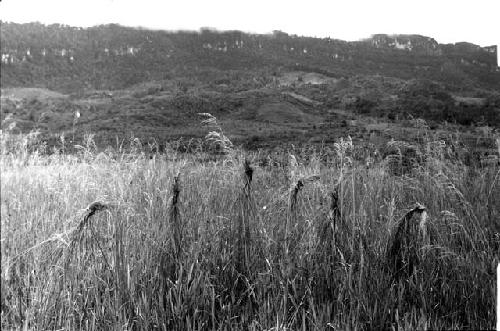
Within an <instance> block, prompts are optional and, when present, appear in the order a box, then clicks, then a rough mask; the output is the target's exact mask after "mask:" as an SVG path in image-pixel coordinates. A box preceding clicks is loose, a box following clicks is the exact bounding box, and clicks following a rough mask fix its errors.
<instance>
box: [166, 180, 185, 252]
mask: <svg viewBox="0 0 500 331" xmlns="http://www.w3.org/2000/svg"><path fill="white" fill-rule="evenodd" d="M180 192H181V187H180V173H178V174H177V176H175V177H174V181H173V184H172V199H171V201H170V206H169V211H168V214H169V221H170V228H171V229H172V233H173V249H174V254H175V256H176V257H177V258H179V256H180V255H181V254H182V224H181V215H180V211H179V195H180Z"/></svg>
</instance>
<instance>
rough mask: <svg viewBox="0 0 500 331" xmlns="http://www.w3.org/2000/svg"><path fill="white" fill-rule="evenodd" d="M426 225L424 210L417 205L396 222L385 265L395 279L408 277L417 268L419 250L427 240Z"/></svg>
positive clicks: (425, 212) (421, 206)
mask: <svg viewBox="0 0 500 331" xmlns="http://www.w3.org/2000/svg"><path fill="white" fill-rule="evenodd" d="M426 223H427V211H426V208H425V207H424V206H423V205H421V204H418V203H417V205H416V207H415V208H413V209H412V210H410V211H409V212H408V213H406V215H405V216H404V217H403V218H402V219H401V220H400V221H399V222H398V225H397V228H396V230H395V232H394V235H393V236H392V238H391V240H390V241H389V246H388V250H387V263H388V266H389V268H390V270H391V272H392V275H393V277H394V278H395V279H400V278H401V277H405V278H408V277H410V276H411V275H412V274H413V273H414V271H415V268H416V267H417V266H418V264H419V262H420V256H419V250H420V249H421V246H423V244H424V243H425V240H427V224H426Z"/></svg>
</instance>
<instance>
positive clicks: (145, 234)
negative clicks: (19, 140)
mask: <svg viewBox="0 0 500 331" xmlns="http://www.w3.org/2000/svg"><path fill="white" fill-rule="evenodd" d="M423 147H425V146H423ZM423 147H422V148H421V150H426V149H425V148H423ZM294 153H295V155H296V156H295V157H294V159H295V161H294V162H291V163H290V165H291V167H290V169H288V170H290V171H283V169H281V168H278V167H258V166H256V165H251V162H250V160H252V157H253V155H246V158H247V160H245V157H244V156H240V155H239V154H237V153H234V154H232V155H231V156H230V157H231V158H232V159H230V160H228V158H227V157H226V158H225V159H222V160H219V161H214V162H209V163H207V162H205V163H200V162H198V161H197V160H198V159H200V158H199V157H197V156H193V155H187V156H186V155H184V156H181V155H175V156H172V155H170V160H169V161H167V160H166V159H165V158H164V156H163V155H160V154H157V155H155V156H154V157H153V158H151V159H149V158H148V157H146V156H145V154H144V153H141V152H140V151H138V150H137V149H136V150H135V152H134V153H130V152H129V151H126V150H123V151H120V152H116V151H114V152H113V153H112V151H108V152H104V153H101V154H96V153H94V152H92V150H91V149H89V150H88V151H87V153H86V154H85V157H82V158H78V157H76V156H75V157H73V156H70V155H58V156H41V155H40V154H36V153H23V154H20V156H16V155H15V154H8V155H2V159H1V166H2V172H1V183H2V184H1V185H2V208H1V220H2V233H1V248H2V275H1V276H2V279H1V285H2V298H1V309H2V317H1V318H2V327H4V328H22V327H25V328H27V329H61V328H64V329H71V330H72V329H88V330H102V329H142V330H151V329H162V330H198V329H214V330H232V329H233V330H234V329H245V330H247V329H248V330H269V329H271V328H280V329H293V330H299V329H300V330H324V329H329V328H336V329H346V330H347V329H391V328H393V329H396V328H397V329H408V330H414V329H443V328H444V329H464V328H475V329H488V328H492V327H493V325H494V324H493V323H494V297H493V295H492V293H494V288H495V283H494V268H495V267H496V264H497V263H498V262H499V259H498V256H499V254H498V252H499V251H500V237H499V235H498V234H499V233H500V232H499V231H500V225H499V224H498V219H500V201H498V199H494V198H492V197H496V196H499V195H500V187H499V185H498V180H497V177H498V168H480V169H475V168H470V167H467V166H465V165H463V164H462V163H461V161H460V160H457V159H453V158H450V157H449V156H448V155H445V154H442V155H440V156H439V157H437V156H435V155H427V156H426V162H425V163H423V164H422V165H421V166H420V167H418V168H416V169H414V171H412V173H411V174H409V175H406V176H399V175H398V176H394V175H392V174H391V172H390V171H389V170H388V169H387V166H386V165H385V164H384V163H375V164H372V165H371V166H370V167H368V168H367V167H366V166H365V163H364V162H363V161H360V162H359V163H358V161H356V160H355V158H354V157H353V155H352V142H351V141H350V139H347V140H346V141H342V142H341V143H339V144H338V146H336V147H335V150H334V154H333V155H316V156H315V155H302V154H300V152H294ZM319 153H327V152H326V151H320V152H319ZM443 153H444V152H443ZM82 155H83V154H82ZM323 156H325V157H323ZM19 157H20V158H22V161H19V159H18V158H19ZM306 158H307V159H308V160H309V161H305V160H306ZM320 159H326V160H331V162H329V163H320V162H318V160H320ZM254 164H255V163H254ZM242 165H243V166H242ZM181 169H182V170H181ZM180 173H182V177H180V176H179V174H180ZM181 179H182V180H181ZM181 183H182V187H181ZM181 189H182V190H181ZM96 199H98V201H112V203H109V202H106V203H104V204H102V203H101V204H99V203H93V204H90V205H89V207H88V208H87V209H86V210H85V211H84V212H83V214H82V211H80V210H79V208H81V206H85V205H86V204H87V203H89V202H90V201H95V200H96ZM415 201H419V202H421V203H422V204H423V205H425V206H426V208H425V211H426V212H427V218H422V217H417V216H421V215H422V214H423V213H422V208H421V207H418V208H417V209H412V210H411V211H410V212H409V213H408V212H406V211H405V209H406V207H407V206H408V205H412V204H414V203H415ZM181 202H182V203H181ZM105 206H106V207H107V208H105ZM181 207H182V208H181ZM104 209H105V212H100V213H99V212H98V211H101V210H102V211H104ZM181 215H182V217H181ZM415 217H417V219H416V220H415ZM399 219H401V221H399V222H397V220H399ZM166 220H168V222H167V221H166ZM424 230H425V231H424ZM388 267H389V268H388Z"/></svg>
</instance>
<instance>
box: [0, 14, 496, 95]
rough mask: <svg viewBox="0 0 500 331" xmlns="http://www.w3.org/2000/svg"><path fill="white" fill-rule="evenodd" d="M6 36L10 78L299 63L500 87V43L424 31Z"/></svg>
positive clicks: (28, 27) (45, 29) (78, 79)
mask: <svg viewBox="0 0 500 331" xmlns="http://www.w3.org/2000/svg"><path fill="white" fill-rule="evenodd" d="M1 40H2V43H1V52H0V53H1V64H2V74H1V82H2V86H41V87H49V88H52V89H56V90H66V91H73V90H78V89H81V88H107V89H114V88H123V87H126V86H129V85H132V84H136V83H139V82H144V81H148V80H152V79H164V78H165V77H177V76H183V75H191V76H192V75H197V74H198V73H199V72H201V71H206V70H240V71H255V70H259V71H262V70H267V71H270V72H272V71H273V70H276V69H277V68H290V69H292V68H293V69H297V68H299V69H307V70H310V71H317V72H322V73H324V74H327V75H330V76H334V77H341V76H351V75H360V74H361V75H363V74H370V75H371V74H380V75H384V76H393V77H399V78H404V79H410V78H426V79H433V80H438V81H443V82H446V83H450V84H455V85H457V84H458V85H461V84H465V83H466V84H469V85H473V86H480V87H483V88H500V73H499V72H498V67H497V61H496V47H494V46H492V47H486V48H481V47H479V46H477V45H473V44H469V43H458V44H448V45H441V44H438V43H437V42H436V41H435V40H434V39H432V38H429V37H424V36H419V35H394V36H388V35H374V36H373V37H372V38H370V39H367V40H363V41H359V42H345V41H341V40H335V39H329V38H326V39H318V38H309V37H297V36H291V35H288V34H286V33H283V32H280V31H275V33H273V34H272V35H255V34H246V33H242V32H239V31H227V32H216V31H211V30H207V29H205V30H202V31H201V32H200V33H197V32H176V33H174V32H165V31H151V30H140V29H132V28H126V27H121V26H118V25H106V26H99V27H92V28H88V29H81V28H74V27H69V26H62V25H50V26H45V25H41V24H38V23H31V24H15V23H2V28H1Z"/></svg>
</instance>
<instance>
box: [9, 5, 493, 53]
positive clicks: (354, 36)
mask: <svg viewBox="0 0 500 331" xmlns="http://www.w3.org/2000/svg"><path fill="white" fill-rule="evenodd" d="M0 18H1V19H2V20H4V21H10V22H18V23H24V22H33V21H38V22H41V23H63V24H68V25H72V26H82V27H87V26H92V25H97V24H106V23H119V24H122V25H126V26H142V27H148V28H154V29H166V30H178V29H185V30H198V29H199V28H200V27H213V28H217V29H219V30H228V29H231V30H242V31H247V32H256V33H268V32H271V31H272V30H282V31H284V32H287V33H290V34H298V35H306V36H316V37H332V38H338V39H344V40H359V39H362V38H367V37H369V36H370V35H372V34H376V33H387V34H421V35H425V36H430V37H433V38H435V39H436V40H437V41H438V42H440V43H453V42H458V41H468V42H472V43H475V44H479V45H481V46H489V45H494V44H495V45H498V44H500V0H473V1H471V0H468V1H464V0H342V1H340V0H330V1H327V0H323V1H319V0H305V1H295V0H288V1H282V0H248V1H237V0H204V1H203V0H196V1H195V0H178V1H170V0H163V1H161V0H3V1H1V2H0Z"/></svg>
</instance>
